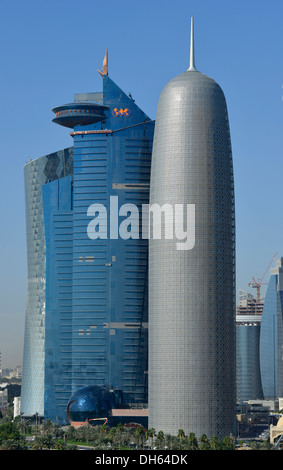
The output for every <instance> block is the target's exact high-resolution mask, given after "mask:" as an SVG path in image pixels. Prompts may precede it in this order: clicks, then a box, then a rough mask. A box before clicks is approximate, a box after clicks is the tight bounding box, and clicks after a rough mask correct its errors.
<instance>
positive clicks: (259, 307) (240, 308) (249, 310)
mask: <svg viewBox="0 0 283 470" xmlns="http://www.w3.org/2000/svg"><path fill="white" fill-rule="evenodd" d="M263 305H264V299H263V298H260V299H259V300H257V299H256V298H255V297H253V295H252V294H249V293H248V292H245V291H243V290H240V291H239V305H237V310H236V314H237V316H238V315H262V311H263Z"/></svg>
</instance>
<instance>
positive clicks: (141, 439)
mask: <svg viewBox="0 0 283 470" xmlns="http://www.w3.org/2000/svg"><path fill="white" fill-rule="evenodd" d="M135 434H136V437H137V443H138V446H139V447H141V446H142V447H143V442H144V437H145V433H144V430H143V428H142V427H141V426H138V427H137V428H136V431H135Z"/></svg>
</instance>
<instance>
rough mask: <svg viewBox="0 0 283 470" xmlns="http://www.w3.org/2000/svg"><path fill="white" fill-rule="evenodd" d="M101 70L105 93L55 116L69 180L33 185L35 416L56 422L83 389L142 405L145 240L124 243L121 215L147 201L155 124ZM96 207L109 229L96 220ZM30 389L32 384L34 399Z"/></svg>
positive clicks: (119, 401)
mask: <svg viewBox="0 0 283 470" xmlns="http://www.w3.org/2000/svg"><path fill="white" fill-rule="evenodd" d="M100 73H101V75H102V80H103V91H102V92H97V93H86V94H78V95H75V99H74V102H73V103H70V104H67V105H63V106H59V107H57V108H54V110H53V111H54V114H55V116H54V119H53V121H54V122H55V123H58V124H60V125H62V126H64V127H66V128H68V129H69V132H71V136H72V137H73V147H72V152H73V168H72V173H71V174H69V173H66V174H64V177H62V178H60V179H58V180H56V181H55V180H54V178H49V179H50V181H49V182H48V181H47V180H41V181H40V184H39V185H38V198H39V199H40V202H39V204H40V210H41V215H40V220H39V221H38V225H39V226H40V227H39V229H40V232H41V233H43V234H45V236H44V237H43V236H42V238H41V242H42V251H41V253H42V266H41V271H40V273H41V275H42V276H41V277H42V279H43V283H44V289H42V290H41V295H42V302H43V301H46V305H45V322H44V323H42V330H41V331H40V334H39V332H37V331H36V332H35V334H34V341H37V342H38V341H39V342H40V345H41V349H40V352H41V359H40V371H41V382H40V383H41V390H40V393H39V395H40V399H41V402H40V405H41V408H40V409H41V410H43V409H44V417H45V418H50V419H52V420H58V421H59V422H64V421H65V422H66V421H67V414H66V410H67V405H68V401H69V400H70V398H71V396H72V395H73V394H74V393H75V392H76V391H78V390H79V389H81V388H82V389H83V388H85V387H105V388H106V389H108V390H112V391H113V396H115V398H116V402H117V404H119V405H125V404H127V406H128V405H129V406H130V404H131V403H134V404H137V403H140V404H142V403H146V402H147V391H148V390H147V362H148V361H147V354H148V349H147V345H148V340H147V336H148V316H147V315H148V310H147V273H148V265H147V258H148V240H146V239H142V238H141V237H140V238H138V239H136V238H135V239H133V238H131V233H130V232H129V233H128V235H127V234H126V236H124V238H122V237H121V236H120V232H119V229H121V225H120V224H122V223H123V221H125V220H127V219H128V217H127V216H128V212H127V209H129V210H130V209H131V207H133V206H134V207H137V208H138V209H139V210H140V209H141V205H142V204H148V202H149V183H150V165H151V152H152V142H153V132H154V121H152V120H150V119H149V117H148V116H147V115H146V114H145V113H144V112H143V111H142V110H141V109H140V108H139V107H138V106H137V104H136V103H135V102H134V101H133V99H132V98H131V97H130V96H128V95H126V94H125V93H124V92H123V91H122V90H121V89H120V88H119V87H118V86H117V85H116V84H115V83H114V82H113V81H112V80H111V78H110V77H109V75H108V63H107V56H106V58H105V61H104V66H103V72H100ZM62 176H63V175H62ZM30 184H31V183H30V182H28V187H29V191H30ZM41 185H43V186H42V190H41ZM41 198H42V202H41ZM99 205H100V206H99ZM121 206H123V210H124V211H126V212H123V211H120V213H119V210H120V208H121ZM98 207H102V208H104V209H105V210H106V212H107V222H106V223H107V226H106V225H104V226H103V224H102V223H96V221H97V220H98V219H97V210H98V209H97V208H98ZM116 209H117V210H118V212H117V213H116V217H117V220H116V219H115V210H116ZM113 211H114V213H113ZM113 218H114V219H115V220H114V226H113V224H112V222H113ZM136 221H137V220H135V221H134V220H132V224H134V223H135V222H136ZM91 222H93V226H95V225H96V227H97V228H98V229H99V231H100V238H99V237H98V238H96V234H95V230H93V231H91V229H90V225H91ZM137 223H139V222H137ZM129 225H131V224H128V227H127V228H128V229H129ZM105 228H106V232H105V234H104V232H103V231H104V229H105ZM110 230H113V231H114V232H115V233H114V236H111V233H110ZM104 235H105V237H104ZM112 235H113V234H112ZM124 235H125V234H124ZM36 262H37V261H36V260H35V264H36ZM41 318H42V317H41ZM25 361H26V362H27V359H25ZM34 362H35V363H36V362H37V359H36V358H35V359H34ZM38 366H39V365H38V363H37V364H36V367H38ZM43 375H44V382H43ZM33 390H34V388H33V384H31V385H30V391H31V394H30V397H33V395H32V393H33ZM43 396H44V405H43ZM101 396H103V394H101ZM31 401H32V400H31ZM37 408H38V407H37ZM32 409H34V406H33V408H32Z"/></svg>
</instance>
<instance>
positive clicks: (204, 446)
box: [199, 434, 210, 450]
mask: <svg viewBox="0 0 283 470" xmlns="http://www.w3.org/2000/svg"><path fill="white" fill-rule="evenodd" d="M199 448H200V450H209V449H210V443H209V440H208V437H207V435H206V434H203V435H202V436H201V438H200V446H199Z"/></svg>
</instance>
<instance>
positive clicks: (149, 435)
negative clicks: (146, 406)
mask: <svg viewBox="0 0 283 470" xmlns="http://www.w3.org/2000/svg"><path fill="white" fill-rule="evenodd" d="M154 436H155V429H154V428H150V429H148V430H147V431H146V434H145V437H146V438H147V439H151V444H150V448H151V449H152V444H153V438H154Z"/></svg>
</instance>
